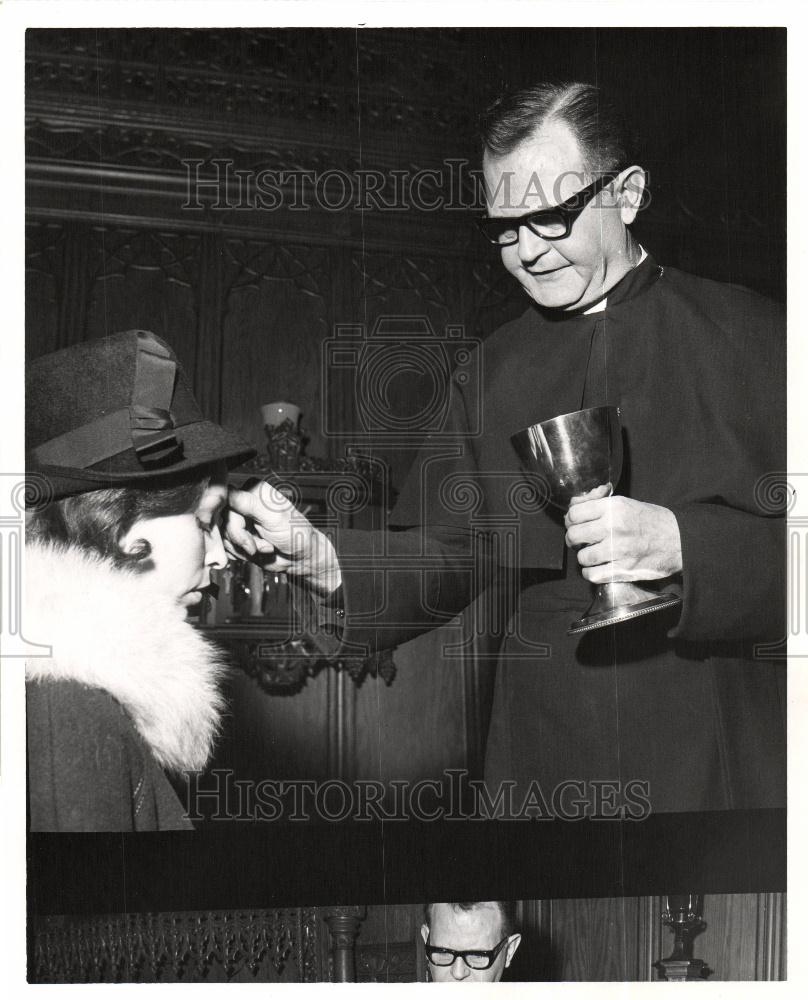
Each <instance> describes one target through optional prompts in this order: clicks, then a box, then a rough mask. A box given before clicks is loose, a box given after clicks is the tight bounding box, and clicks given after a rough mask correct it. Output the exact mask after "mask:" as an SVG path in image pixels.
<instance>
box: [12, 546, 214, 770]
mask: <svg viewBox="0 0 808 1000" xmlns="http://www.w3.org/2000/svg"><path fill="white" fill-rule="evenodd" d="M25 593H26V600H25V608H24V611H23V622H24V623H25V630H26V632H27V634H28V635H30V636H36V640H34V641H36V642H40V643H44V644H46V645H49V646H51V647H52V656H50V657H31V658H30V659H28V660H27V661H26V668H25V673H26V678H27V679H28V680H31V681H49V680H72V681H78V682H79V683H80V684H85V685H87V686H88V687H95V688H102V689H103V690H105V691H107V692H109V694H111V695H112V696H113V697H114V698H115V699H116V700H117V701H119V702H120V704H121V705H123V707H124V708H125V709H126V710H127V712H128V713H129V714H130V715H131V717H132V720H133V722H134V724H135V726H136V727H137V729H138V731H139V732H140V734H141V736H142V737H143V738H144V739H145V741H146V743H147V744H148V745H149V747H150V748H151V750H152V752H153V754H154V756H155V757H156V758H157V760H158V761H159V762H160V764H161V765H162V766H163V767H166V768H169V769H171V770H174V771H182V770H185V769H192V770H196V769H201V768H203V767H204V766H205V764H206V763H207V760H208V757H209V756H210V752H211V749H212V745H213V739H214V737H215V735H216V730H217V728H218V724H219V717H220V714H221V711H222V708H223V702H222V698H221V695H220V694H219V691H218V681H219V679H220V677H221V676H222V674H223V672H224V663H223V660H222V657H221V654H220V653H219V651H218V650H217V649H216V648H215V647H214V646H213V645H212V644H210V643H208V642H207V640H206V639H205V638H204V637H203V636H202V635H201V634H200V633H199V632H198V631H197V630H196V629H195V628H194V627H193V625H191V624H190V623H189V622H188V621H187V620H186V618H185V612H184V610H183V609H182V608H180V607H171V606H167V605H166V603H165V600H164V599H163V600H160V599H158V598H157V597H156V596H155V595H154V594H153V593H152V588H151V587H150V585H149V578H148V574H144V575H140V574H137V573H134V572H130V571H124V570H119V569H116V568H115V567H114V566H113V565H112V564H111V563H109V562H108V561H106V560H104V559H102V558H101V557H94V556H92V555H88V554H86V553H83V552H81V551H80V550H77V549H74V548H65V547H64V546H56V545H50V544H44V545H43V544H41V543H30V544H28V545H27V546H26V550H25Z"/></svg>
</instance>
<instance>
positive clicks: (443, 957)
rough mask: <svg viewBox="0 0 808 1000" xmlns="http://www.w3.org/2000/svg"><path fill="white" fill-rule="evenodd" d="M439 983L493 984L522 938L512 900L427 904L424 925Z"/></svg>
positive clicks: (423, 933) (434, 977) (432, 970)
mask: <svg viewBox="0 0 808 1000" xmlns="http://www.w3.org/2000/svg"><path fill="white" fill-rule="evenodd" d="M421 936H422V937H423V939H424V947H425V950H426V957H427V964H428V966H429V972H430V975H431V978H432V981H433V982H436V983H451V982H456V983H462V982H468V983H475V982H482V983H493V982H497V981H499V980H500V979H501V978H502V973H503V972H504V971H505V969H507V967H508V966H509V965H510V964H511V959H512V958H513V956H514V954H515V953H516V949H517V948H518V947H519V942H520V941H521V940H522V938H521V935H520V934H518V933H517V932H516V930H515V927H514V915H513V906H512V904H510V903H501V902H486V903H427V905H426V907H425V909H424V924H423V926H422V927H421Z"/></svg>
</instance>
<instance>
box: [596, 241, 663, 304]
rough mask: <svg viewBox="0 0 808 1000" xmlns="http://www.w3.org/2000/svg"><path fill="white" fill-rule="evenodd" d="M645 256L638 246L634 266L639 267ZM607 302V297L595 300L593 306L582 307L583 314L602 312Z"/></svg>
mask: <svg viewBox="0 0 808 1000" xmlns="http://www.w3.org/2000/svg"><path fill="white" fill-rule="evenodd" d="M647 256H648V254H647V253H646V252H645V250H644V248H643V247H642V246H641V247H640V259H639V260H638V261H637V263H636V264H635V265H634V267H639V266H640V264H642V262H643V261H644V260H645V258H646V257H647ZM632 270H633V268H632ZM607 302H608V298H606V299H601V300H600V302H596V303H595V304H594V305H593V306H590V307H589V309H584V316H587V315H588V314H589V313H599V312H603V310H604V309H605V308H606V303H607Z"/></svg>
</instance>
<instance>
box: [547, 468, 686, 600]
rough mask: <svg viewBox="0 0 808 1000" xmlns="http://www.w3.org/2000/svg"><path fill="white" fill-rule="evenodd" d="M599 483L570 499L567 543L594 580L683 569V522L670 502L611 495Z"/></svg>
mask: <svg viewBox="0 0 808 1000" xmlns="http://www.w3.org/2000/svg"><path fill="white" fill-rule="evenodd" d="M610 490H611V487H610V486H600V487H598V488H597V489H596V490H592V492H591V493H587V494H586V495H585V496H583V497H576V498H575V499H574V500H573V501H572V503H571V504H570V509H569V511H568V512H567V516H566V517H565V518H564V524H565V525H566V527H567V535H566V542H567V545H568V547H569V548H571V549H576V550H577V553H576V555H577V558H578V563H579V564H580V566H581V568H582V573H583V576H584V578H585V579H587V580H589V582H590V583H610V582H612V581H618V582H626V581H638V580H661V579H664V578H665V577H668V576H672V575H673V574H674V573H679V572H681V569H682V543H681V539H680V537H679V525H678V523H677V521H676V517H675V516H674V514H673V512H672V511H670V510H668V509H667V507H658V506H657V505H656V504H652V503H643V502H642V501H640V500H631V499H630V498H629V497H620V496H616V497H615V496H608V493H609V491H610Z"/></svg>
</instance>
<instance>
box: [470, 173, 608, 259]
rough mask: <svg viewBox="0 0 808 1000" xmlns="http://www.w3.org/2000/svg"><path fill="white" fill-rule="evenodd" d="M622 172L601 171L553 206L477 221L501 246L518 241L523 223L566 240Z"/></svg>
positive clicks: (551, 237)
mask: <svg viewBox="0 0 808 1000" xmlns="http://www.w3.org/2000/svg"><path fill="white" fill-rule="evenodd" d="M619 173H620V171H619V170H610V171H609V172H608V173H605V174H601V175H600V176H599V177H596V178H595V180H594V181H592V183H591V184H588V185H587V186H586V187H585V188H581V190H580V191H576V192H575V194H574V195H572V197H570V198H567V200H566V201H562V202H561V204H560V205H554V206H553V207H552V208H540V209H538V211H535V212H527V213H526V214H525V215H517V216H514V217H513V218H510V219H504V218H499V217H495V218H492V217H490V216H485V217H484V218H482V219H478V220H477V225H478V226H479V227H480V232H482V234H483V236H484V237H485V238H486V239H487V240H488V241H489V242H490V243H493V244H494V245H495V246H500V247H509V246H513V244H514V243H518V242H519V230H520V229H521V227H522V226H527V227H528V229H529V230H530V231H531V232H533V233H535V234H536V235H537V236H541V238H542V239H543V240H563V239H564V237H566V236H569V234H570V230H571V229H572V224H573V222H575V220H576V219H577V218H578V216H579V215H580V214H581V212H583V210H584V209H585V208H586V206H587V205H588V204H589V202H590V201H591V200H592V199H593V198H594V197H595V195H596V194H598V193H599V192H600V191H601V190H602V189H603V188H605V187H606V185H607V184H609V183H611V182H612V181H613V180H614V179H615V177H617V175H618V174H619Z"/></svg>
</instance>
